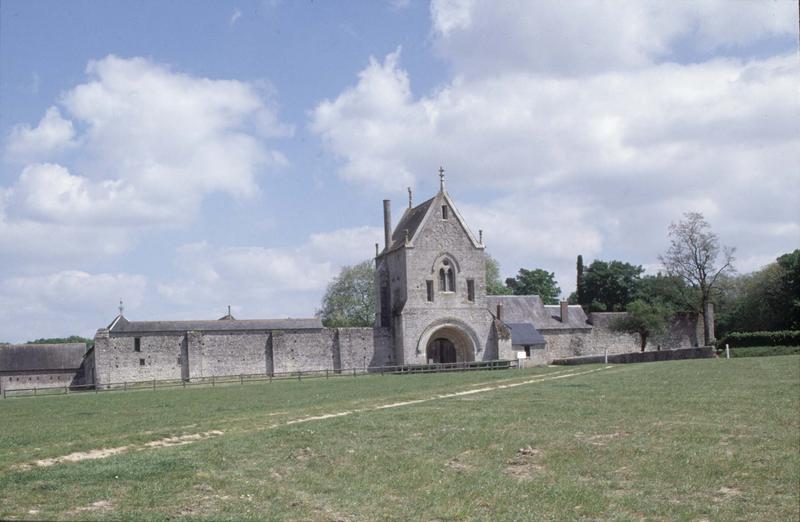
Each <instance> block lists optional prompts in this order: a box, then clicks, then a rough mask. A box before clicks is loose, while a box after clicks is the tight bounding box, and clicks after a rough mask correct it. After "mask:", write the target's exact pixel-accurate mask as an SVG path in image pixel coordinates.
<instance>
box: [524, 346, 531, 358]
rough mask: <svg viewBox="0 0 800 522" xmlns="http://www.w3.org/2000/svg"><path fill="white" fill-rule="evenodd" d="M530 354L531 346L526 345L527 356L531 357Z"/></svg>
mask: <svg viewBox="0 0 800 522" xmlns="http://www.w3.org/2000/svg"><path fill="white" fill-rule="evenodd" d="M530 356H531V347H530V346H528V345H525V357H530Z"/></svg>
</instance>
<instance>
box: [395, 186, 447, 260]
mask: <svg viewBox="0 0 800 522" xmlns="http://www.w3.org/2000/svg"><path fill="white" fill-rule="evenodd" d="M435 199H436V197H435V196H434V197H432V198H431V199H429V200H428V201H424V202H422V203H420V204H419V205H417V206H416V207H414V208H411V209H407V210H406V211H405V213H404V214H403V217H401V218H400V222H399V223H398V224H397V226H396V227H395V229H394V232H392V245H391V246H390V247H389V251H391V250H395V249H396V248H400V247H401V246H403V245H405V237H406V234H405V231H406V229H408V237H409V238H412V237H414V234H416V232H417V229H418V228H419V227H420V225H422V221H423V219H424V218H425V214H426V213H427V212H428V208H430V206H431V204H432V203H433V200H435Z"/></svg>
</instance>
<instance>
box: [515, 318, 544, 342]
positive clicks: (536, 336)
mask: <svg viewBox="0 0 800 522" xmlns="http://www.w3.org/2000/svg"><path fill="white" fill-rule="evenodd" d="M508 326H509V328H511V344H512V345H515V344H519V345H537V344H545V340H544V337H543V336H542V334H540V333H539V331H538V330H536V328H535V327H534V326H533V325H532V324H531V323H510V324H509V325H508Z"/></svg>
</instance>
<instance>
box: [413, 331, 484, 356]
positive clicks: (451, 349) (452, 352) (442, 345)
mask: <svg viewBox="0 0 800 522" xmlns="http://www.w3.org/2000/svg"><path fill="white" fill-rule="evenodd" d="M468 332H469V330H468V327H467V326H466V325H462V324H454V323H453V322H449V321H448V322H446V323H444V324H441V323H440V324H439V325H432V326H431V327H429V328H428V330H427V331H426V332H425V333H424V334H423V335H422V338H421V339H420V349H421V348H422V347H423V346H424V347H425V351H424V352H422V350H420V351H421V352H422V353H424V354H425V362H427V363H433V364H447V363H460V362H470V361H474V360H475V346H476V343H475V341H474V340H473V336H472V335H471V332H470V333H468Z"/></svg>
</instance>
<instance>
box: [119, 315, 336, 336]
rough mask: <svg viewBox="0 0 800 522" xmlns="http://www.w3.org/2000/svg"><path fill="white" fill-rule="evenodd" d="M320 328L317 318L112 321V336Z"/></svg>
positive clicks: (320, 322)
mask: <svg viewBox="0 0 800 522" xmlns="http://www.w3.org/2000/svg"><path fill="white" fill-rule="evenodd" d="M320 328H322V321H321V320H320V319H319V318H318V317H313V318H309V319H292V318H288V319H245V320H241V319H238V320H223V321H220V320H200V321H128V320H125V321H121V320H120V321H114V322H113V323H112V324H111V327H110V328H109V331H110V332H111V333H112V334H137V333H179V332H188V331H214V332H246V331H266V330H314V329H320Z"/></svg>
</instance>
